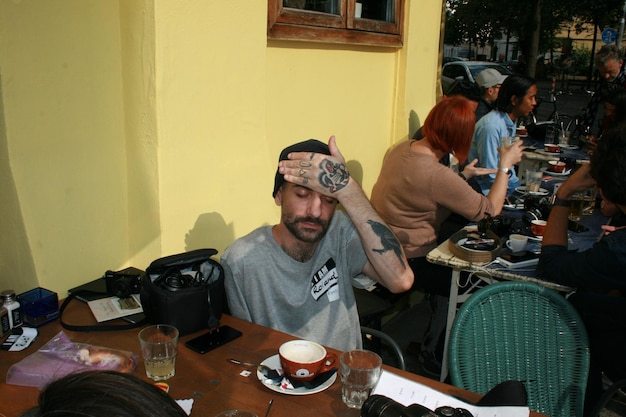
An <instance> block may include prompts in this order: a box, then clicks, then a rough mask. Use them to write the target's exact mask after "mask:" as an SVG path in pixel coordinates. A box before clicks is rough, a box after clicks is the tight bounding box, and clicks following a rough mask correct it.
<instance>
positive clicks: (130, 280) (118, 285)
mask: <svg viewBox="0 0 626 417" xmlns="http://www.w3.org/2000/svg"><path fill="white" fill-rule="evenodd" d="M104 282H105V283H106V289H107V293H108V294H110V295H115V296H117V297H120V298H127V297H130V295H131V294H139V291H140V290H141V271H140V270H138V269H135V268H132V267H131V268H126V269H122V270H121V271H117V272H116V271H106V272H105V273H104Z"/></svg>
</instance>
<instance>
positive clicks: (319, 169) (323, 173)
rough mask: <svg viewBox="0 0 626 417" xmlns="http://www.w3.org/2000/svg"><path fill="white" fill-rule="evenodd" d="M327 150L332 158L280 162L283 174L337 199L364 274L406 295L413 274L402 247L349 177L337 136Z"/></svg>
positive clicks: (304, 156)
mask: <svg viewBox="0 0 626 417" xmlns="http://www.w3.org/2000/svg"><path fill="white" fill-rule="evenodd" d="M328 147H329V149H330V153H331V155H324V154H316V153H311V152H292V153H291V154H289V160H286V161H280V163H279V167H280V173H281V174H283V175H284V176H285V181H289V182H292V183H294V184H301V185H304V186H305V187H308V188H310V189H312V190H313V191H317V192H319V193H321V194H324V195H326V196H329V197H333V198H336V199H337V201H339V203H341V205H342V206H343V208H344V210H345V212H346V213H347V214H348V216H349V217H350V220H351V221H352V223H353V224H354V226H355V227H356V229H357V231H358V233H359V236H360V239H361V244H362V246H363V249H364V250H365V253H366V255H367V259H368V263H367V264H366V265H365V267H364V268H363V272H364V273H365V274H366V275H368V276H370V277H371V278H373V279H375V280H377V281H378V282H380V283H381V284H382V285H384V286H385V287H387V289H389V290H390V291H392V292H404V291H407V290H408V289H410V288H411V286H412V285H413V271H412V270H411V268H410V267H409V265H408V262H407V259H406V256H405V255H404V251H403V249H402V245H401V244H400V242H399V241H398V239H397V238H396V236H395V235H394V233H393V232H392V231H391V229H390V228H389V226H387V224H385V222H384V221H383V220H382V219H381V217H380V216H379V215H378V213H376V211H375V210H374V208H373V207H372V205H371V203H370V202H369V200H368V199H367V197H366V196H365V193H364V192H363V189H362V188H361V186H360V185H359V184H358V183H357V182H356V181H355V180H354V178H352V177H351V176H350V174H349V172H348V170H347V169H346V166H345V160H344V158H343V156H342V155H341V153H340V152H339V149H338V148H337V145H336V143H335V137H334V136H331V138H330V140H329V141H328Z"/></svg>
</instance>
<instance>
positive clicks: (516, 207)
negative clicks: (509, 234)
mask: <svg viewBox="0 0 626 417" xmlns="http://www.w3.org/2000/svg"><path fill="white" fill-rule="evenodd" d="M502 207H503V208H505V209H508V210H524V205H523V204H505V205H503V206H502Z"/></svg>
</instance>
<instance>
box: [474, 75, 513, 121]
mask: <svg viewBox="0 0 626 417" xmlns="http://www.w3.org/2000/svg"><path fill="white" fill-rule="evenodd" d="M505 79H506V75H502V74H501V73H500V71H498V70H496V69H494V68H486V69H484V70H482V71H481V72H480V73H479V74H478V75H477V76H476V84H477V85H478V87H479V88H480V91H481V95H480V99H479V101H478V108H477V109H476V112H475V113H476V121H477V122H478V121H479V120H480V119H481V118H482V117H483V116H484V115H486V114H487V113H489V112H490V111H491V110H493V108H494V103H495V102H496V99H497V98H498V92H499V91H500V87H501V86H502V83H503V82H504V80H505Z"/></svg>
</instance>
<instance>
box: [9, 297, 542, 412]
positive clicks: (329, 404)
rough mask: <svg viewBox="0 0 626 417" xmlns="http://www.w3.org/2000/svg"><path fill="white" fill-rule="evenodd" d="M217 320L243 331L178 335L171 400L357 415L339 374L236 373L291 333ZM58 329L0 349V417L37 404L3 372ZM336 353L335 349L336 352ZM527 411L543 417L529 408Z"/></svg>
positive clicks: (452, 390)
mask: <svg viewBox="0 0 626 417" xmlns="http://www.w3.org/2000/svg"><path fill="white" fill-rule="evenodd" d="M64 314H67V315H66V316H65V317H64V320H65V321H66V322H68V323H72V324H77V325H81V324H95V322H94V320H93V318H92V316H91V313H90V312H89V310H88V307H87V305H86V304H84V303H82V302H80V301H72V302H71V303H70V304H69V305H68V307H67V309H66V311H65V313H64ZM221 323H222V324H227V325H230V326H232V327H234V328H236V329H238V330H241V331H242V332H243V336H241V337H240V338H238V339H236V340H234V341H232V342H230V343H228V344H226V345H224V346H221V347H219V348H217V349H215V350H213V351H211V352H208V353H206V354H204V355H200V354H198V353H195V352H193V351H192V350H190V349H188V348H187V347H185V346H184V342H185V341H187V340H189V339H191V338H193V337H195V336H198V335H200V334H202V333H204V331H201V332H197V333H194V334H191V335H186V336H183V337H181V339H180V342H179V352H178V356H177V360H176V375H175V376H174V377H172V378H170V379H169V380H167V381H166V382H167V383H168V384H169V386H170V395H171V396H172V397H173V398H175V399H186V398H193V399H194V404H193V408H192V413H191V416H192V417H193V416H197V417H212V416H214V415H216V414H217V413H218V412H221V411H223V410H226V409H231V408H239V409H244V410H248V411H252V412H254V413H256V414H257V415H259V416H263V415H264V414H265V410H266V407H267V404H268V402H269V400H270V399H273V400H274V403H273V406H272V411H271V416H272V417H288V416H289V417H292V416H298V417H308V416H310V417H325V416H328V417H330V416H346V417H357V416H359V414H360V413H359V411H358V410H354V409H350V408H348V407H346V406H345V405H344V404H343V402H342V400H341V382H340V380H339V378H337V380H336V381H335V382H334V383H333V384H332V385H331V386H330V388H328V389H327V390H325V391H323V392H320V393H317V394H313V395H305V396H292V395H286V394H281V393H277V392H274V391H272V390H270V389H269V388H267V387H265V386H263V384H262V383H260V382H259V380H258V379H257V377H256V373H253V374H252V375H250V376H249V377H245V376H242V375H240V372H241V371H242V370H244V368H243V367H241V366H238V365H234V364H231V363H229V362H227V359H228V358H236V359H240V360H244V361H250V362H255V363H259V362H261V361H263V360H264V359H266V358H268V357H270V356H272V355H274V354H276V353H277V350H278V347H279V346H280V345H281V344H282V343H283V342H285V341H287V340H291V339H294V338H295V337H293V336H291V335H288V334H285V333H281V332H278V331H275V330H272V329H269V328H267V327H263V326H259V325H256V324H252V323H249V322H246V321H242V320H239V319H236V318H233V317H231V316H224V317H222V320H221ZM61 330H63V329H62V327H61V325H60V324H59V321H58V320H56V321H54V322H51V323H48V324H46V325H44V326H42V327H40V328H39V332H40V333H39V336H38V338H37V339H36V340H35V342H34V343H33V344H32V345H31V346H30V347H28V348H27V349H26V350H24V351H22V352H4V351H3V352H1V353H0V369H1V371H2V374H1V381H2V382H1V383H0V416H2V415H4V416H6V417H14V416H19V415H20V414H21V413H23V412H24V411H25V410H27V409H28V408H30V407H32V406H34V405H36V403H37V397H38V395H39V390H38V389H36V388H32V387H22V386H15V385H8V384H6V383H5V382H4V381H5V380H6V373H7V370H8V368H9V367H10V366H11V365H12V364H13V363H15V362H17V361H19V360H21V359H22V358H24V357H26V356H28V355H30V354H31V353H33V352H35V351H36V350H37V349H39V348H40V347H41V346H43V345H44V344H45V343H46V342H48V341H49V340H50V339H51V338H52V337H53V336H55V335H56V334H57V333H58V332H59V331H61ZM63 331H64V332H65V333H66V334H67V335H68V336H69V338H70V339H71V340H72V341H73V342H80V343H88V344H92V345H98V346H105V347H110V348H115V349H122V350H129V351H132V352H135V353H137V354H139V342H138V339H137V334H138V332H139V329H131V330H123V331H114V332H72V331H67V330H63ZM335 353H339V352H337V351H335ZM385 369H387V370H390V371H392V372H394V373H397V374H398V375H401V376H404V377H406V378H409V379H411V380H413V381H418V382H420V383H422V384H425V385H428V386H430V387H433V388H435V389H437V390H440V391H442V392H444V393H446V394H450V395H455V396H458V397H459V398H463V399H465V400H468V401H472V402H474V401H476V400H478V399H479V398H480V395H478V394H476V393H472V392H469V391H465V390H463V389H460V388H457V387H454V386H451V385H447V384H443V383H440V382H437V381H434V380H431V379H428V378H424V377H421V376H419V375H415V374H412V373H409V372H405V371H401V370H399V369H395V368H392V367H388V366H385ZM133 373H134V375H137V376H139V377H141V378H142V379H145V380H147V381H149V380H148V379H147V378H146V376H145V368H144V365H143V361H141V360H140V362H139V365H138V366H137V368H136V369H135V371H134V372H133ZM531 416H542V414H539V413H531Z"/></svg>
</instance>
